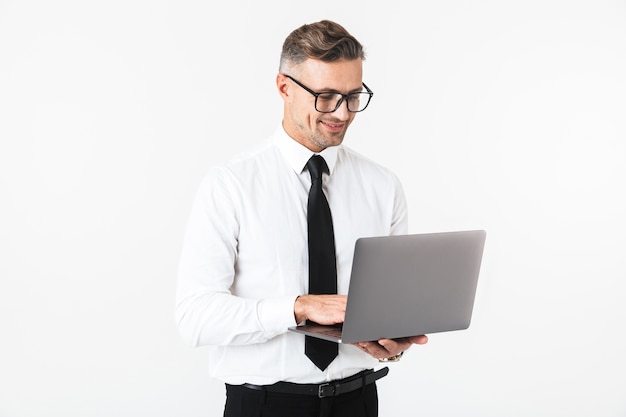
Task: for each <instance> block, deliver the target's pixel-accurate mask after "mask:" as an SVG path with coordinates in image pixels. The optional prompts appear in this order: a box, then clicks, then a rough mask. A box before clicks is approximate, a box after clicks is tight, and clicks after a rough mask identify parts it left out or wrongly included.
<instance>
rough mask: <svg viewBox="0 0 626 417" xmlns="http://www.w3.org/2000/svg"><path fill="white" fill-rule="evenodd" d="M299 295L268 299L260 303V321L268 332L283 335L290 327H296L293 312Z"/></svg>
mask: <svg viewBox="0 0 626 417" xmlns="http://www.w3.org/2000/svg"><path fill="white" fill-rule="evenodd" d="M296 298H298V296H297V295H293V296H285V297H279V298H266V299H264V300H261V302H260V303H259V310H258V314H259V321H260V322H261V326H263V329H265V331H268V332H276V333H282V332H285V331H287V328H288V327H290V326H295V325H296V324H297V323H296V317H295V314H294V311H293V306H294V303H295V302H296Z"/></svg>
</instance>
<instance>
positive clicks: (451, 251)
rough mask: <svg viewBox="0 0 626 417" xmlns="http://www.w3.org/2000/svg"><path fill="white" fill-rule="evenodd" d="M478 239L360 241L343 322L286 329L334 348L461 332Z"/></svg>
mask: <svg viewBox="0 0 626 417" xmlns="http://www.w3.org/2000/svg"><path fill="white" fill-rule="evenodd" d="M485 237H486V232H485V231H484V230H464V231H453V232H439V233H423V234H409V235H394V236H378V237H363V238H359V239H357V241H356V243H355V249H354V258H353V263H352V272H351V277H350V285H349V289H348V300H347V305H346V315H345V319H344V322H343V323H342V324H341V325H332V326H324V325H318V324H306V325H300V326H293V327H289V330H290V331H293V332H297V333H302V334H305V335H307V336H313V337H318V338H321V339H325V340H330V341H333V342H337V343H358V342H365V341H375V340H380V339H396V338H401V337H409V336H417V335H422V334H426V335H428V334H432V333H440V332H449V331H455V330H465V329H467V328H468V327H469V325H470V321H471V318H472V311H473V308H474V299H475V295H476V287H477V284H478V275H479V271H480V265H481V262H482V255H483V248H484V245H485Z"/></svg>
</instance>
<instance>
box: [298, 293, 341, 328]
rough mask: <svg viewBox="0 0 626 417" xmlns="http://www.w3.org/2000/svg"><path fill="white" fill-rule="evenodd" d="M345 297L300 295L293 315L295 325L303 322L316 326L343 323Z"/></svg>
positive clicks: (335, 295)
mask: <svg viewBox="0 0 626 417" xmlns="http://www.w3.org/2000/svg"><path fill="white" fill-rule="evenodd" d="M347 300H348V296H346V295H337V294H332V295H313V294H307V295H301V296H299V297H298V298H296V301H295V303H294V306H293V313H294V316H295V318H296V323H302V322H304V321H305V320H310V321H314V322H315V323H318V324H337V323H343V320H344V317H345V315H346V301H347Z"/></svg>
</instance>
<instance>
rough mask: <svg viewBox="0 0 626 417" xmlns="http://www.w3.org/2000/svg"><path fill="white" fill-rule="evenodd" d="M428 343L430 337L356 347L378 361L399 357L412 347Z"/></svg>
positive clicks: (381, 341)
mask: <svg viewBox="0 0 626 417" xmlns="http://www.w3.org/2000/svg"><path fill="white" fill-rule="evenodd" d="M427 342H428V336H426V335H421V336H412V337H404V338H401V339H380V340H379V341H378V342H360V343H355V344H354V345H355V346H356V347H358V348H359V349H361V350H362V351H363V352H366V353H369V354H370V355H371V356H373V357H375V358H376V359H385V358H389V357H391V356H395V355H399V354H400V353H402V352H404V351H405V350H407V349H408V348H409V347H411V345H413V344H415V345H423V344H426V343H427Z"/></svg>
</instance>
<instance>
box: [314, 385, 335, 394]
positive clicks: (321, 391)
mask: <svg viewBox="0 0 626 417" xmlns="http://www.w3.org/2000/svg"><path fill="white" fill-rule="evenodd" d="M326 388H330V389H329V390H328V391H330V392H328V391H327V390H326ZM334 395H335V384H332V385H331V384H330V383H328V382H327V383H325V384H320V386H319V387H318V388H317V397H318V398H324V397H332V396H334Z"/></svg>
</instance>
